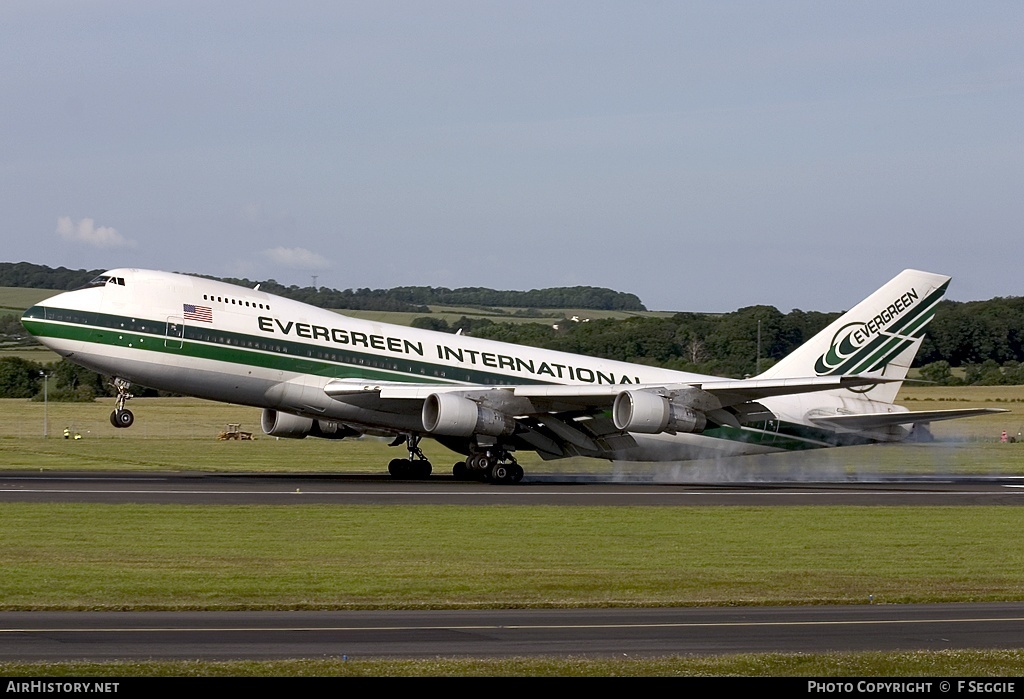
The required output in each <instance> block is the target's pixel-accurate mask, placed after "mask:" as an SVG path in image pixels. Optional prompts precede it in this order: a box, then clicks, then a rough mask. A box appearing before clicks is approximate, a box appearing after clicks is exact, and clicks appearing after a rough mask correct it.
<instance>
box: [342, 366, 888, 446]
mask: <svg viewBox="0 0 1024 699" xmlns="http://www.w3.org/2000/svg"><path fill="white" fill-rule="evenodd" d="M888 381H890V379H885V378H882V377H879V376H867V375H863V376H822V377H810V378H799V379H797V378H787V379H768V380H764V379H762V380H758V379H747V380H708V381H699V382H689V383H666V384H615V385H560V384H537V385H515V386H475V385H474V386H466V385H453V384H408V383H397V382H396V383H388V382H372V383H371V382H366V381H359V380H350V379H336V380H333V381H330V382H329V383H328V384H327V385H326V386H325V388H324V391H325V393H326V394H327V395H328V396H330V397H331V398H333V399H334V400H337V401H341V402H344V403H349V404H352V405H356V406H359V407H361V408H365V409H367V410H374V411H381V412H386V413H395V414H403V415H414V414H418V415H422V418H423V424H424V431H425V432H426V433H428V434H430V435H431V436H434V437H437V438H440V439H442V440H443V438H468V437H471V436H473V435H487V436H491V437H495V438H498V437H512V436H513V435H514V436H515V438H516V439H519V440H521V441H522V442H524V443H525V445H526V446H528V447H529V448H531V449H534V450H536V451H537V452H538V453H540V454H541V456H546V457H549V458H559V457H563V456H568V455H584V456H605V455H607V454H609V453H611V452H614V451H619V450H621V449H626V448H629V447H631V446H635V444H636V443H635V441H634V440H633V438H632V437H631V436H630V433H631V432H638V433H649V434H654V433H660V432H669V433H676V432H699V431H701V430H703V429H704V427H705V425H707V424H709V423H710V424H714V425H728V426H731V427H736V428H739V427H740V425H741V423H744V422H751V421H756V420H765V419H769V418H771V417H773V414H772V413H771V411H769V410H768V409H767V408H766V407H765V406H763V405H762V404H761V403H759V402H758V401H759V400H761V399H763V398H768V397H771V396H780V395H793V394H798V393H808V392H814V391H830V390H835V389H838V388H854V387H859V386H870V385H876V384H879V383H886V382H888ZM609 411H611V417H609V416H608V415H607V413H608V412H609Z"/></svg>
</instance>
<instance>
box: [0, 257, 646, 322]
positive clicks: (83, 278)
mask: <svg viewBox="0 0 1024 699" xmlns="http://www.w3.org/2000/svg"><path fill="white" fill-rule="evenodd" d="M101 273H102V271H101V270H91V271H87V270H84V269H80V270H69V269H65V268H64V267H58V268H56V269H53V268H50V267H47V266H46V265H36V264H32V263H30V262H0V286H16V287H30V288H35V289H61V290H65V291H67V290H70V289H76V288H78V287H80V286H83V285H84V284H86V283H88V282H89V281H90V280H92V279H93V278H95V277H96V276H97V275H99V274H101ZM200 276H205V278H207V279H216V280H218V281H224V282H228V283H229V284H235V285H237V286H243V287H246V288H248V289H251V288H253V287H254V286H255V285H256V284H257V282H256V281H253V280H251V279H245V278H241V279H239V278H233V277H211V276H207V275H200ZM258 283H259V284H260V290H261V291H266V292H267V293H271V294H276V295H277V296H284V297H285V298H289V299H294V300H296V301H301V302H303V303H308V304H311V305H313V306H320V307H321V308H338V309H348V310H361V311H402V312H407V313H430V308H429V306H432V305H434V306H475V307H502V306H505V307H508V306H511V307H515V308H585V309H590V310H605V311H645V310H647V309H646V308H645V307H644V305H643V303H641V302H640V298H639V297H638V296H637V295H636V294H627V293H623V292H620V291H613V290H612V289H605V288H601V287H594V286H573V287H553V288H550V289H531V290H530V291H498V290H495V289H484V288H480V287H465V288H460V289H448V288H445V287H434V286H400V287H396V288H393V289H365V288H364V289H344V290H339V289H330V288H328V287H314V286H306V287H300V286H295V285H291V286H285V285H284V284H280V283H278V282H277V281H276V280H274V279H268V280H265V281H262V282H258Z"/></svg>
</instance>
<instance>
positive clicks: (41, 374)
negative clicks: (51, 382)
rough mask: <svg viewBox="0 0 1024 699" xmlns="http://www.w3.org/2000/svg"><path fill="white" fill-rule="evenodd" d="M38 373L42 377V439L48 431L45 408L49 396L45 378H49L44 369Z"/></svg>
mask: <svg viewBox="0 0 1024 699" xmlns="http://www.w3.org/2000/svg"><path fill="white" fill-rule="evenodd" d="M39 375H40V376H42V377H43V439H46V434H47V432H48V429H47V428H48V420H47V414H46V409H47V404H48V403H49V400H48V398H49V396H48V395H47V379H48V378H50V376H49V374H47V373H46V372H45V371H40V372H39Z"/></svg>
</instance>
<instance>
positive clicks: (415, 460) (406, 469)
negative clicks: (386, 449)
mask: <svg viewBox="0 0 1024 699" xmlns="http://www.w3.org/2000/svg"><path fill="white" fill-rule="evenodd" d="M420 439H421V437H420V436H419V435H418V434H410V435H406V436H405V437H404V438H403V437H401V436H399V437H398V438H397V439H395V441H394V442H392V443H391V446H393V447H395V446H398V445H399V444H401V443H402V442H403V441H404V442H405V446H406V448H408V450H409V458H408V459H391V463H389V464H388V473H390V474H391V477H392V478H411V479H415V480H422V479H424V478H426V477H427V476H429V475H430V472H431V470H432V469H431V466H430V462H429V461H427V457H426V456H425V455H424V454H423V451H422V450H421V449H420Z"/></svg>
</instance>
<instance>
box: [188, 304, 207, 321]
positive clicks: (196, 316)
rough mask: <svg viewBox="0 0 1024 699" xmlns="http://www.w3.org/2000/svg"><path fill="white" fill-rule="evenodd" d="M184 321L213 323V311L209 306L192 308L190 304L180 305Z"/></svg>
mask: <svg viewBox="0 0 1024 699" xmlns="http://www.w3.org/2000/svg"><path fill="white" fill-rule="evenodd" d="M181 309H182V311H183V315H184V316H185V320H199V321H202V322H203V323H212V322H213V309H212V308H210V307H209V306H194V305H192V304H191V303H183V304H181Z"/></svg>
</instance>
